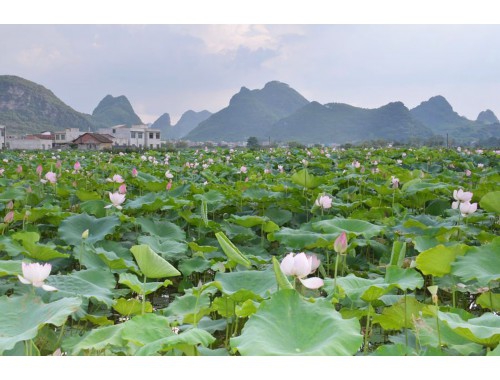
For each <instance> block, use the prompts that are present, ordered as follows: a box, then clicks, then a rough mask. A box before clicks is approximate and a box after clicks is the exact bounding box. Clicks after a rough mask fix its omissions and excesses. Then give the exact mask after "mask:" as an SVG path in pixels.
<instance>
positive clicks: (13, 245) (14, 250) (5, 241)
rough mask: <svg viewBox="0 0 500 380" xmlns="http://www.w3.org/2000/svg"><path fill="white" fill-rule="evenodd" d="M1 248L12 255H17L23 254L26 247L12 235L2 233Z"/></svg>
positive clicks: (0, 237)
mask: <svg viewBox="0 0 500 380" xmlns="http://www.w3.org/2000/svg"><path fill="white" fill-rule="evenodd" d="M0 250H1V251H3V252H6V253H7V254H8V255H9V256H10V257H16V256H19V255H21V254H22V252H23V251H24V247H23V246H22V245H21V244H19V243H18V242H17V241H15V240H13V239H12V238H11V237H10V236H5V235H0Z"/></svg>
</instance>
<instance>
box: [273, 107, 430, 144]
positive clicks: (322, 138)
mask: <svg viewBox="0 0 500 380" xmlns="http://www.w3.org/2000/svg"><path fill="white" fill-rule="evenodd" d="M269 136H270V137H271V139H273V140H276V141H282V142H289V141H299V142H302V143H317V142H321V143H324V144H332V143H337V144H344V143H347V142H350V143H360V142H363V141H368V140H376V139H386V140H389V141H401V142H403V141H407V140H408V139H409V138H411V137H415V136H419V137H421V138H426V137H430V136H432V132H431V131H430V130H429V128H427V127H425V126H424V125H423V124H422V123H420V122H418V121H416V120H415V119H414V118H413V117H412V116H411V114H410V111H409V110H408V108H406V107H405V106H404V104H403V103H401V102H394V103H389V104H387V105H385V106H383V107H380V108H376V109H365V108H358V107H354V106H351V105H348V104H342V103H330V104H325V105H321V104H320V103H318V102H311V103H309V104H307V105H306V106H304V107H302V108H300V109H299V110H297V111H296V112H295V113H293V114H292V115H290V116H288V117H286V118H283V119H281V120H279V121H278V122H277V123H275V124H274V125H273V126H272V127H271V128H270V131H269Z"/></svg>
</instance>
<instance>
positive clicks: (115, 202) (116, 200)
mask: <svg viewBox="0 0 500 380" xmlns="http://www.w3.org/2000/svg"><path fill="white" fill-rule="evenodd" d="M109 200H110V201H111V203H112V204H110V205H107V206H105V207H104V208H110V207H113V206H114V207H116V208H117V209H118V210H121V209H122V206H121V204H122V203H123V202H125V194H120V193H118V192H117V193H109Z"/></svg>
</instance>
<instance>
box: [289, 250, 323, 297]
mask: <svg viewBox="0 0 500 380" xmlns="http://www.w3.org/2000/svg"><path fill="white" fill-rule="evenodd" d="M313 257H314V258H313ZM318 266H319V260H318V258H316V257H315V256H307V255H306V254H305V253H304V252H301V253H298V254H297V255H294V254H293V253H289V254H288V255H286V256H285V258H284V259H283V260H282V261H281V265H280V268H281V271H282V272H283V273H284V274H285V275H286V276H294V277H296V278H298V279H299V281H300V282H301V283H302V285H304V286H305V287H306V288H309V289H318V288H319V287H321V286H323V280H322V279H321V278H319V277H311V278H305V277H307V276H308V275H309V274H311V273H313V272H314V271H315V270H316V269H317V268H318Z"/></svg>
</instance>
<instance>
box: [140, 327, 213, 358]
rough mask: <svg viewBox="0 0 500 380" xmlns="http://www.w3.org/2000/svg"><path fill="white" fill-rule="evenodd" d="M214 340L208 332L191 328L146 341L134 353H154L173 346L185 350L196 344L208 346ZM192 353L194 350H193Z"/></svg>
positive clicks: (170, 348)
mask: <svg viewBox="0 0 500 380" xmlns="http://www.w3.org/2000/svg"><path fill="white" fill-rule="evenodd" d="M214 341H215V338H214V337H213V336H212V335H210V334H209V333H208V332H206V331H205V330H202V329H198V328H192V329H189V330H187V331H184V332H182V333H180V334H178V335H177V334H174V335H170V336H167V337H166V338H161V339H158V340H156V341H154V342H151V343H148V344H146V345H144V346H143V347H141V348H139V349H138V350H137V351H136V352H135V355H141V356H146V355H154V354H156V353H157V352H159V351H169V350H172V349H174V348H180V349H181V348H182V350H186V349H187V347H185V346H188V347H191V348H194V347H196V346H198V345H201V346H203V347H208V345H210V344H211V343H213V342H214ZM193 354H194V352H193Z"/></svg>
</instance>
